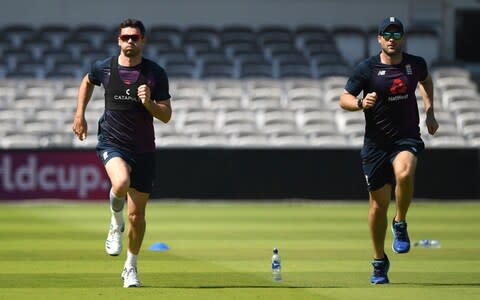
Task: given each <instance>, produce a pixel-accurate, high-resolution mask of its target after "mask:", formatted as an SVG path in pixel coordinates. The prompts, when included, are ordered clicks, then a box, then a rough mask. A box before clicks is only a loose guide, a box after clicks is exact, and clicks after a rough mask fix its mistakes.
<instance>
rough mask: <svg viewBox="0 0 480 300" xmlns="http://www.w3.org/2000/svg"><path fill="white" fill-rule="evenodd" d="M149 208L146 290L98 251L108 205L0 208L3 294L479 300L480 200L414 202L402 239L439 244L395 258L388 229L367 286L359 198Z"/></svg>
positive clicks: (367, 254) (367, 247)
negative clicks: (275, 264)
mask: <svg viewBox="0 0 480 300" xmlns="http://www.w3.org/2000/svg"><path fill="white" fill-rule="evenodd" d="M393 208H394V207H393V205H392V207H391V208H390V213H393ZM147 213H148V215H147V220H148V224H147V234H146V237H145V240H144V245H143V250H142V252H141V255H140V257H139V266H138V267H139V274H140V278H141V280H142V283H143V285H144V287H142V288H140V289H124V288H122V281H121V279H120V272H121V269H122V267H123V262H124V258H125V254H124V253H123V254H122V255H121V256H119V257H109V256H108V255H106V254H105V252H104V239H105V237H106V233H107V228H108V222H109V214H108V209H107V204H106V203H93V204H81V203H37V204H36V203H23V204H2V205H0V299H15V300H18V299H137V298H139V299H295V300H300V299H404V300H405V299H436V300H442V299H456V300H457V299H480V235H479V229H480V202H464V203H453V202H450V203H437V202H416V203H414V204H413V205H412V207H411V210H410V214H409V229H410V237H411V239H412V240H418V239H438V240H440V241H441V242H442V248H440V249H422V248H412V250H411V251H410V253H408V254H406V255H396V254H394V253H392V251H391V249H390V242H391V233H390V231H389V232H388V238H387V242H388V249H387V254H389V257H390V261H391V268H390V273H389V274H390V281H391V284H390V285H385V286H372V285H371V284H370V283H369V279H370V272H371V266H370V258H371V244H370V239H369V235H368V231H367V223H366V215H367V204H366V203H351V202H339V203H334V202H328V203H325V202H323V203H320V202H319V203H312V202H305V203H294V202H289V203H286V202H281V203H274V202H269V203H260V204H254V203H251V202H249V203H238V202H237V203H218V202H208V203H200V202H188V203H176V202H168V203H162V202H160V201H158V202H154V201H152V202H151V203H150V204H149V206H148V210H147ZM392 217H393V216H392ZM156 242H163V243H166V244H168V246H170V250H168V251H161V252H158V251H150V250H148V248H149V246H150V245H152V244H154V243H156ZM273 247H278V248H279V249H280V254H281V256H282V262H283V265H282V267H283V269H282V274H283V279H284V280H283V281H282V282H281V283H274V282H272V281H271V273H270V263H271V262H270V259H271V250H272V248H273Z"/></svg>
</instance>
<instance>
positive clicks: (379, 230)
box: [340, 17, 438, 284]
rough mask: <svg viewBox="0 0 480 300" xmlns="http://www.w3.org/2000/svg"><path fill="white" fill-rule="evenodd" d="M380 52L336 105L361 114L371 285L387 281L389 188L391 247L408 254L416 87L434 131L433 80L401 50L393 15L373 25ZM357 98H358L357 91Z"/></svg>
mask: <svg viewBox="0 0 480 300" xmlns="http://www.w3.org/2000/svg"><path fill="white" fill-rule="evenodd" d="M377 39H378V43H379V45H380V48H381V51H380V53H379V54H377V55H375V56H372V57H370V58H367V59H365V60H364V61H362V62H361V63H360V64H359V65H358V66H356V68H355V70H354V72H353V74H352V76H351V77H350V78H349V79H348V81H347V84H346V85H345V91H344V92H343V94H342V95H341V96H340V106H341V107H342V108H343V109H345V110H348V111H359V110H362V111H363V112H364V115H365V123H366V124H365V137H364V145H363V148H362V150H361V153H360V155H361V159H362V168H363V172H364V175H365V179H366V183H367V189H368V192H369V203H370V208H369V212H368V225H369V229H370V234H371V238H372V242H373V258H374V259H373V261H372V266H373V273H372V277H371V282H372V283H373V284H384V283H389V279H388V270H389V267H390V262H389V260H388V257H387V255H386V254H385V250H384V248H385V236H386V231H387V227H388V223H389V221H388V220H387V211H388V206H389V203H390V200H391V199H390V197H391V191H392V187H393V188H394V194H395V201H396V214H395V217H394V219H393V220H392V223H391V228H392V232H393V244H392V249H393V251H394V252H395V253H407V252H408V251H409V250H410V239H409V237H408V232H407V222H406V217H407V211H408V208H409V206H410V203H411V201H412V198H413V183H414V175H415V169H416V165H417V156H418V155H419V154H420V153H421V152H422V151H423V149H424V147H425V146H424V143H423V141H422V139H421V137H420V128H419V119H420V118H419V111H418V107H417V98H416V96H415V90H416V88H417V85H418V84H419V88H420V93H421V95H422V98H423V104H424V108H425V114H426V118H425V120H426V126H427V130H428V133H429V134H431V135H433V134H434V133H435V132H436V131H437V129H438V123H437V121H436V119H435V114H434V110H433V82H432V78H431V77H430V75H429V73H428V70H427V65H426V63H425V60H424V59H423V58H422V57H419V56H414V55H411V54H408V53H405V52H403V46H404V42H405V36H404V27H403V24H402V22H401V21H400V20H399V19H398V18H396V17H388V18H385V19H384V20H383V21H382V22H381V23H380V25H379V27H378V36H377ZM361 92H362V93H363V96H362V97H358V96H359V94H360V93H361Z"/></svg>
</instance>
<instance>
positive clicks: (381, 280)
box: [370, 254, 390, 284]
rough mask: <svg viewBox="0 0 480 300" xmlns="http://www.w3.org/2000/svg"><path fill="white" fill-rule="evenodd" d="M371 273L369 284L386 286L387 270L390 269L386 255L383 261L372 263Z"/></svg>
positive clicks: (375, 260)
mask: <svg viewBox="0 0 480 300" xmlns="http://www.w3.org/2000/svg"><path fill="white" fill-rule="evenodd" d="M372 266H373V272H372V278H371V279H370V282H371V283H373V284H386V283H389V282H390V281H389V280H388V269H390V261H389V260H388V257H387V255H386V254H385V257H384V258H383V259H374V260H373V261H372Z"/></svg>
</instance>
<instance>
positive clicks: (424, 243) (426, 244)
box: [413, 240, 442, 248]
mask: <svg viewBox="0 0 480 300" xmlns="http://www.w3.org/2000/svg"><path fill="white" fill-rule="evenodd" d="M413 246H415V247H420V248H440V247H442V245H441V244H440V241H437V240H420V241H417V242H415V243H414V244H413Z"/></svg>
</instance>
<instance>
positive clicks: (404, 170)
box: [392, 151, 417, 221]
mask: <svg viewBox="0 0 480 300" xmlns="http://www.w3.org/2000/svg"><path fill="white" fill-rule="evenodd" d="M392 164H393V172H394V174H395V180H396V187H395V199H396V204H397V210H396V214H395V221H405V220H406V218H407V212H408V208H409V207H410V203H411V202H412V198H413V185H414V177H415V169H416V168H417V157H416V156H415V155H414V154H413V153H411V152H409V151H402V152H400V153H398V154H397V156H396V157H395V159H394V160H393V163H392Z"/></svg>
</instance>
